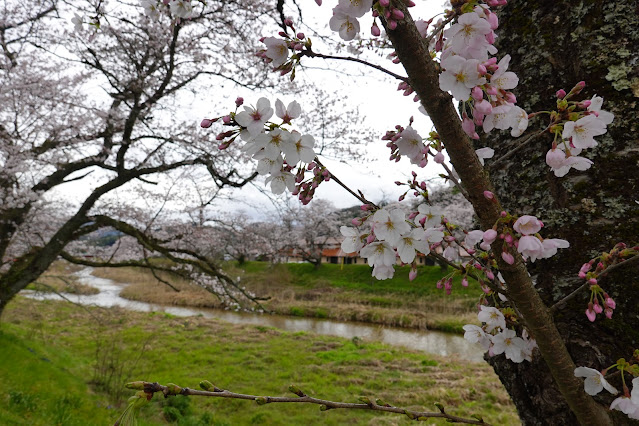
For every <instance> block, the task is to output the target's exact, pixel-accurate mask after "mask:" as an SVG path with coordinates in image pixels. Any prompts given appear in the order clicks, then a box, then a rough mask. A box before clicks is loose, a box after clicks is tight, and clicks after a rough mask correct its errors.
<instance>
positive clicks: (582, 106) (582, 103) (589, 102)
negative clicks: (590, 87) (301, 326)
mask: <svg viewBox="0 0 639 426" xmlns="http://www.w3.org/2000/svg"><path fill="white" fill-rule="evenodd" d="M591 104H592V101H590V99H587V100H585V101H581V102H580V103H579V107H581V108H583V109H586V108H588V107H589V106H590V105H591ZM593 112H596V111H593Z"/></svg>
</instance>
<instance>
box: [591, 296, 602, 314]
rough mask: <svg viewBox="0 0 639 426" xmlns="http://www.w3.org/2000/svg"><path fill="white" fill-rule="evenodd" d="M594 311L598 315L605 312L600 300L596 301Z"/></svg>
mask: <svg viewBox="0 0 639 426" xmlns="http://www.w3.org/2000/svg"><path fill="white" fill-rule="evenodd" d="M592 309H593V310H594V311H595V313H597V314H600V313H602V312H603V308H602V307H601V305H600V304H599V300H597V299H595V304H594V305H593V306H592Z"/></svg>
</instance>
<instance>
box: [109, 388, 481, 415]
mask: <svg viewBox="0 0 639 426" xmlns="http://www.w3.org/2000/svg"><path fill="white" fill-rule="evenodd" d="M126 387H127V388H129V389H135V390H138V391H140V392H138V393H137V394H136V395H135V396H133V397H131V398H130V399H129V406H128V407H127V409H126V410H125V412H124V413H123V415H122V417H124V416H125V415H130V413H131V411H132V409H133V408H135V407H138V406H139V405H140V404H139V402H140V401H144V400H146V401H149V400H150V399H151V398H152V396H153V394H154V393H156V392H160V393H162V394H163V395H164V397H165V398H168V397H169V396H172V395H186V396H188V395H197V396H208V397H214V398H231V399H247V400H252V401H255V402H256V403H257V404H258V405H265V404H271V403H277V402H281V403H284V402H286V403H307V404H317V405H319V406H320V410H321V411H328V410H333V409H337V408H345V409H354V410H372V411H383V412H387V413H395V414H404V415H406V416H407V417H408V418H409V419H411V420H417V421H426V420H428V419H431V418H440V419H446V420H447V421H449V422H451V423H465V424H471V425H488V423H486V422H484V420H483V419H482V418H481V416H479V415H475V414H474V415H472V416H471V417H472V418H468V419H467V418H463V417H458V416H453V415H451V414H448V413H446V411H445V410H444V406H443V405H441V404H439V403H435V405H436V406H437V408H438V409H439V411H438V412H429V411H414V410H407V409H405V408H400V407H394V406H392V405H390V404H387V403H386V402H384V401H382V400H380V399H377V400H375V401H373V400H372V399H370V398H369V397H366V396H363V397H360V398H359V400H360V401H361V403H359V404H358V403H349V402H335V401H328V400H325V399H319V398H314V397H312V396H308V395H306V394H305V393H304V392H302V390H301V389H299V388H298V387H297V386H295V385H290V386H289V388H288V390H289V391H290V392H292V393H294V394H295V395H296V397H282V396H259V395H247V394H242V393H235V392H231V391H228V390H223V389H220V388H218V387H217V386H215V385H214V384H212V383H211V382H209V381H208V380H204V381H202V382H200V387H201V388H202V389H203V390H197V389H190V388H183V387H180V386H178V385H176V384H173V383H169V384H167V385H161V384H159V383H157V382H156V383H151V382H142V381H140V382H131V383H127V384H126ZM122 417H121V419H122ZM119 424H121V423H120V420H118V421H117V422H116V425H119Z"/></svg>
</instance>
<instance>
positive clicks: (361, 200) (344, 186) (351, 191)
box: [314, 157, 379, 208]
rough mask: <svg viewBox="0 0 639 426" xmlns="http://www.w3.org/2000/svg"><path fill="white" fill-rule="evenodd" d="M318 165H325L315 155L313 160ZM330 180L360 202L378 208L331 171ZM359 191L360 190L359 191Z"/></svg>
mask: <svg viewBox="0 0 639 426" xmlns="http://www.w3.org/2000/svg"><path fill="white" fill-rule="evenodd" d="M314 161H315V162H316V163H317V164H318V165H319V166H320V167H326V166H325V165H323V164H322V163H321V161H320V160H319V158H317V157H315V160H314ZM331 180H332V181H335V183H337V184H338V185H339V186H341V187H342V188H344V189H345V190H346V191H348V193H349V194H351V195H352V196H353V197H355V198H357V199H358V200H359V201H360V202H361V203H362V204H370V205H371V206H373V207H376V208H379V207H378V206H377V205H376V204H375V203H373V202H372V201H368V200H367V199H366V198H364V197H363V196H362V195H358V194H356V193H355V192H353V190H352V189H350V188H349V187H348V186H346V185H345V184H344V182H342V181H341V180H339V178H338V177H337V176H335V175H334V174H333V173H331ZM360 193H361V191H360Z"/></svg>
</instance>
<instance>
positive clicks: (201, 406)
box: [0, 297, 519, 426]
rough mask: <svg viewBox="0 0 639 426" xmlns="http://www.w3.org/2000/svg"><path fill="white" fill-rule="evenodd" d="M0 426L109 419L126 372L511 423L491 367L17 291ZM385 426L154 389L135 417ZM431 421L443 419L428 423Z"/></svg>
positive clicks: (0, 335) (4, 334) (5, 336)
mask: <svg viewBox="0 0 639 426" xmlns="http://www.w3.org/2000/svg"><path fill="white" fill-rule="evenodd" d="M0 347H2V348H3V350H2V351H0V365H2V366H3V368H2V369H0V383H3V386H2V388H1V389H0V424H17V425H20V424H29V425H49V424H64V425H65V426H66V425H84V424H91V425H103V424H104V425H106V424H113V422H114V420H115V418H117V416H118V415H119V413H120V410H121V408H122V406H121V403H122V402H123V401H125V400H126V398H127V397H128V396H129V394H132V392H130V391H126V390H125V389H123V387H122V384H123V383H125V382H127V381H133V380H148V381H159V382H161V383H167V382H173V383H177V384H179V385H182V386H189V387H197V383H199V381H200V380H203V379H208V380H210V381H212V382H213V383H215V384H216V385H218V386H219V387H222V388H225V389H229V390H233V391H237V392H244V393H253V394H258V395H276V396H280V395H281V396H285V395H288V393H287V390H286V389H287V387H288V385H289V384H291V383H294V384H296V385H298V386H299V387H300V388H301V389H302V390H304V391H305V392H307V393H308V394H311V395H313V396H316V397H322V398H326V399H333V400H339V401H352V402H356V401H357V399H358V397H360V396H369V397H371V398H373V399H374V398H382V399H384V400H386V401H388V402H389V403H392V404H395V405H398V406H402V407H405V408H413V409H429V410H431V409H434V406H433V404H434V403H435V402H439V403H442V404H444V406H445V407H446V410H447V412H450V413H452V414H457V415H462V416H469V415H470V414H473V413H477V414H481V415H482V416H483V417H484V418H485V419H486V421H487V422H489V423H493V424H502V425H515V424H519V421H518V419H517V417H516V414H515V411H514V408H513V406H512V404H511V403H510V401H509V399H508V396H507V394H506V392H505V390H504V389H503V387H502V385H501V384H500V383H499V380H498V378H497V377H496V376H495V375H494V373H493V372H492V369H491V368H490V367H489V366H487V365H485V364H475V363H465V362H462V361H460V360H459V359H455V358H451V357H448V358H441V357H436V356H431V355H426V354H424V353H418V352H414V351H409V350H405V349H401V348H393V347H390V346H387V345H383V344H378V343H372V342H362V341H359V340H346V339H339V338H333V337H326V336H316V335H313V334H307V333H299V332H298V333H286V332H281V331H278V330H275V329H271V328H267V327H262V326H240V325H232V324H227V323H224V322H222V321H217V320H212V319H205V318H198V317H191V318H177V317H173V316H172V315H167V314H162V313H139V312H130V311H126V310H123V309H113V308H112V309H99V308H83V307H78V306H74V305H72V304H69V303H68V302H56V301H35V300H30V299H26V298H23V297H17V298H16V299H15V300H13V301H12V302H11V303H10V304H9V305H8V307H7V308H6V310H5V313H4V314H3V317H2V319H1V322H0ZM167 419H168V420H173V421H174V422H177V420H178V419H181V420H180V422H179V424H181V425H182V424H183V425H187V424H188V425H209V424H215V425H231V424H232V425H248V424H269V425H290V424H318V425H320V424H321V425H342V424H357V425H387V424H408V422H409V420H407V419H406V420H405V419H404V418H402V417H399V416H394V415H388V414H378V413H368V412H348V411H340V410H331V411H329V412H320V411H319V410H318V408H317V407H312V406H308V407H302V406H299V405H298V404H295V405H280V406H271V405H267V406H257V405H256V404H254V403H251V402H247V401H238V400H232V401H231V400H214V399H213V398H209V399H197V398H190V399H186V398H181V399H178V398H170V399H169V400H164V399H163V398H158V397H157V396H156V397H155V398H154V399H153V401H152V402H151V404H149V405H148V406H146V407H145V408H143V409H142V412H141V419H140V424H141V425H155V424H164V423H165V422H166V421H167ZM431 424H444V422H441V421H440V422H439V423H438V422H437V421H435V420H434V421H432V422H431Z"/></svg>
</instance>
